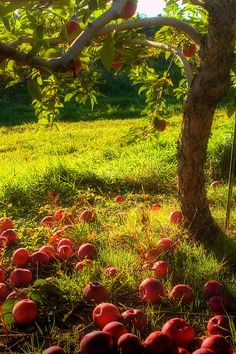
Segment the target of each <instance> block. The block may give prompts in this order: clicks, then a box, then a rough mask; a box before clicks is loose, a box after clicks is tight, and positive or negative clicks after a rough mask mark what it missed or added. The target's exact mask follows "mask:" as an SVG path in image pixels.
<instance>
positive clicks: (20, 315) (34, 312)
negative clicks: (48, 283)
mask: <svg viewBox="0 0 236 354" xmlns="http://www.w3.org/2000/svg"><path fill="white" fill-rule="evenodd" d="M12 316H13V318H14V320H15V321H16V323H18V324H20V325H26V324H29V323H32V322H34V321H35V320H36V319H37V316H38V306H37V304H36V302H34V301H33V300H30V299H23V300H20V301H19V302H17V303H16V304H15V306H14V307H13V310H12Z"/></svg>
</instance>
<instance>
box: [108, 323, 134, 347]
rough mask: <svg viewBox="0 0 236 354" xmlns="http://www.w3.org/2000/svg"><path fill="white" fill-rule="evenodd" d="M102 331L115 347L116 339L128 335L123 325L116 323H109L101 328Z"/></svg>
mask: <svg viewBox="0 0 236 354" xmlns="http://www.w3.org/2000/svg"><path fill="white" fill-rule="evenodd" d="M102 331H103V332H106V333H108V334H109V335H110V336H111V337H112V340H113V343H114V345H117V343H118V339H119V338H120V337H121V336H122V335H123V334H125V333H128V330H127V329H126V327H125V326H124V325H123V323H121V322H118V321H112V322H109V323H108V324H107V325H106V326H105V327H103V330H102Z"/></svg>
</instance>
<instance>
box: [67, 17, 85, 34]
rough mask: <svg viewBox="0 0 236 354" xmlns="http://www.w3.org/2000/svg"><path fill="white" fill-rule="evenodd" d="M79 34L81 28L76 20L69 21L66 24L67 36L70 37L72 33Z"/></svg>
mask: <svg viewBox="0 0 236 354" xmlns="http://www.w3.org/2000/svg"><path fill="white" fill-rule="evenodd" d="M75 31H76V32H80V31H81V27H80V24H79V23H78V21H76V20H69V21H68V22H67V24H66V32H67V34H68V35H70V34H71V33H73V32H75Z"/></svg>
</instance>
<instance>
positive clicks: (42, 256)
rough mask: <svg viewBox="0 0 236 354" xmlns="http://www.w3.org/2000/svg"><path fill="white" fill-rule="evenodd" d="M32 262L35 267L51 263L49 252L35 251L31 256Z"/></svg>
mask: <svg viewBox="0 0 236 354" xmlns="http://www.w3.org/2000/svg"><path fill="white" fill-rule="evenodd" d="M30 263H31V265H32V266H33V267H36V266H38V265H42V264H48V263H49V257H48V254H47V253H44V252H41V251H37V252H34V253H32V254H31V256H30Z"/></svg>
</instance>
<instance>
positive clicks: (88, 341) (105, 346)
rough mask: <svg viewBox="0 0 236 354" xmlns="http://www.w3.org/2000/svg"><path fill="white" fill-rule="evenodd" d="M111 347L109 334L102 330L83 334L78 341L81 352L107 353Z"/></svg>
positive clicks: (85, 353) (88, 353)
mask: <svg viewBox="0 0 236 354" xmlns="http://www.w3.org/2000/svg"><path fill="white" fill-rule="evenodd" d="M112 349H113V342H112V338H111V336H110V335H109V334H108V333H106V332H103V331H94V332H90V333H87V334H85V336H84V337H83V338H82V340H81V342H80V353H81V354H95V353H96V354H109V353H111V351H112Z"/></svg>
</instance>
